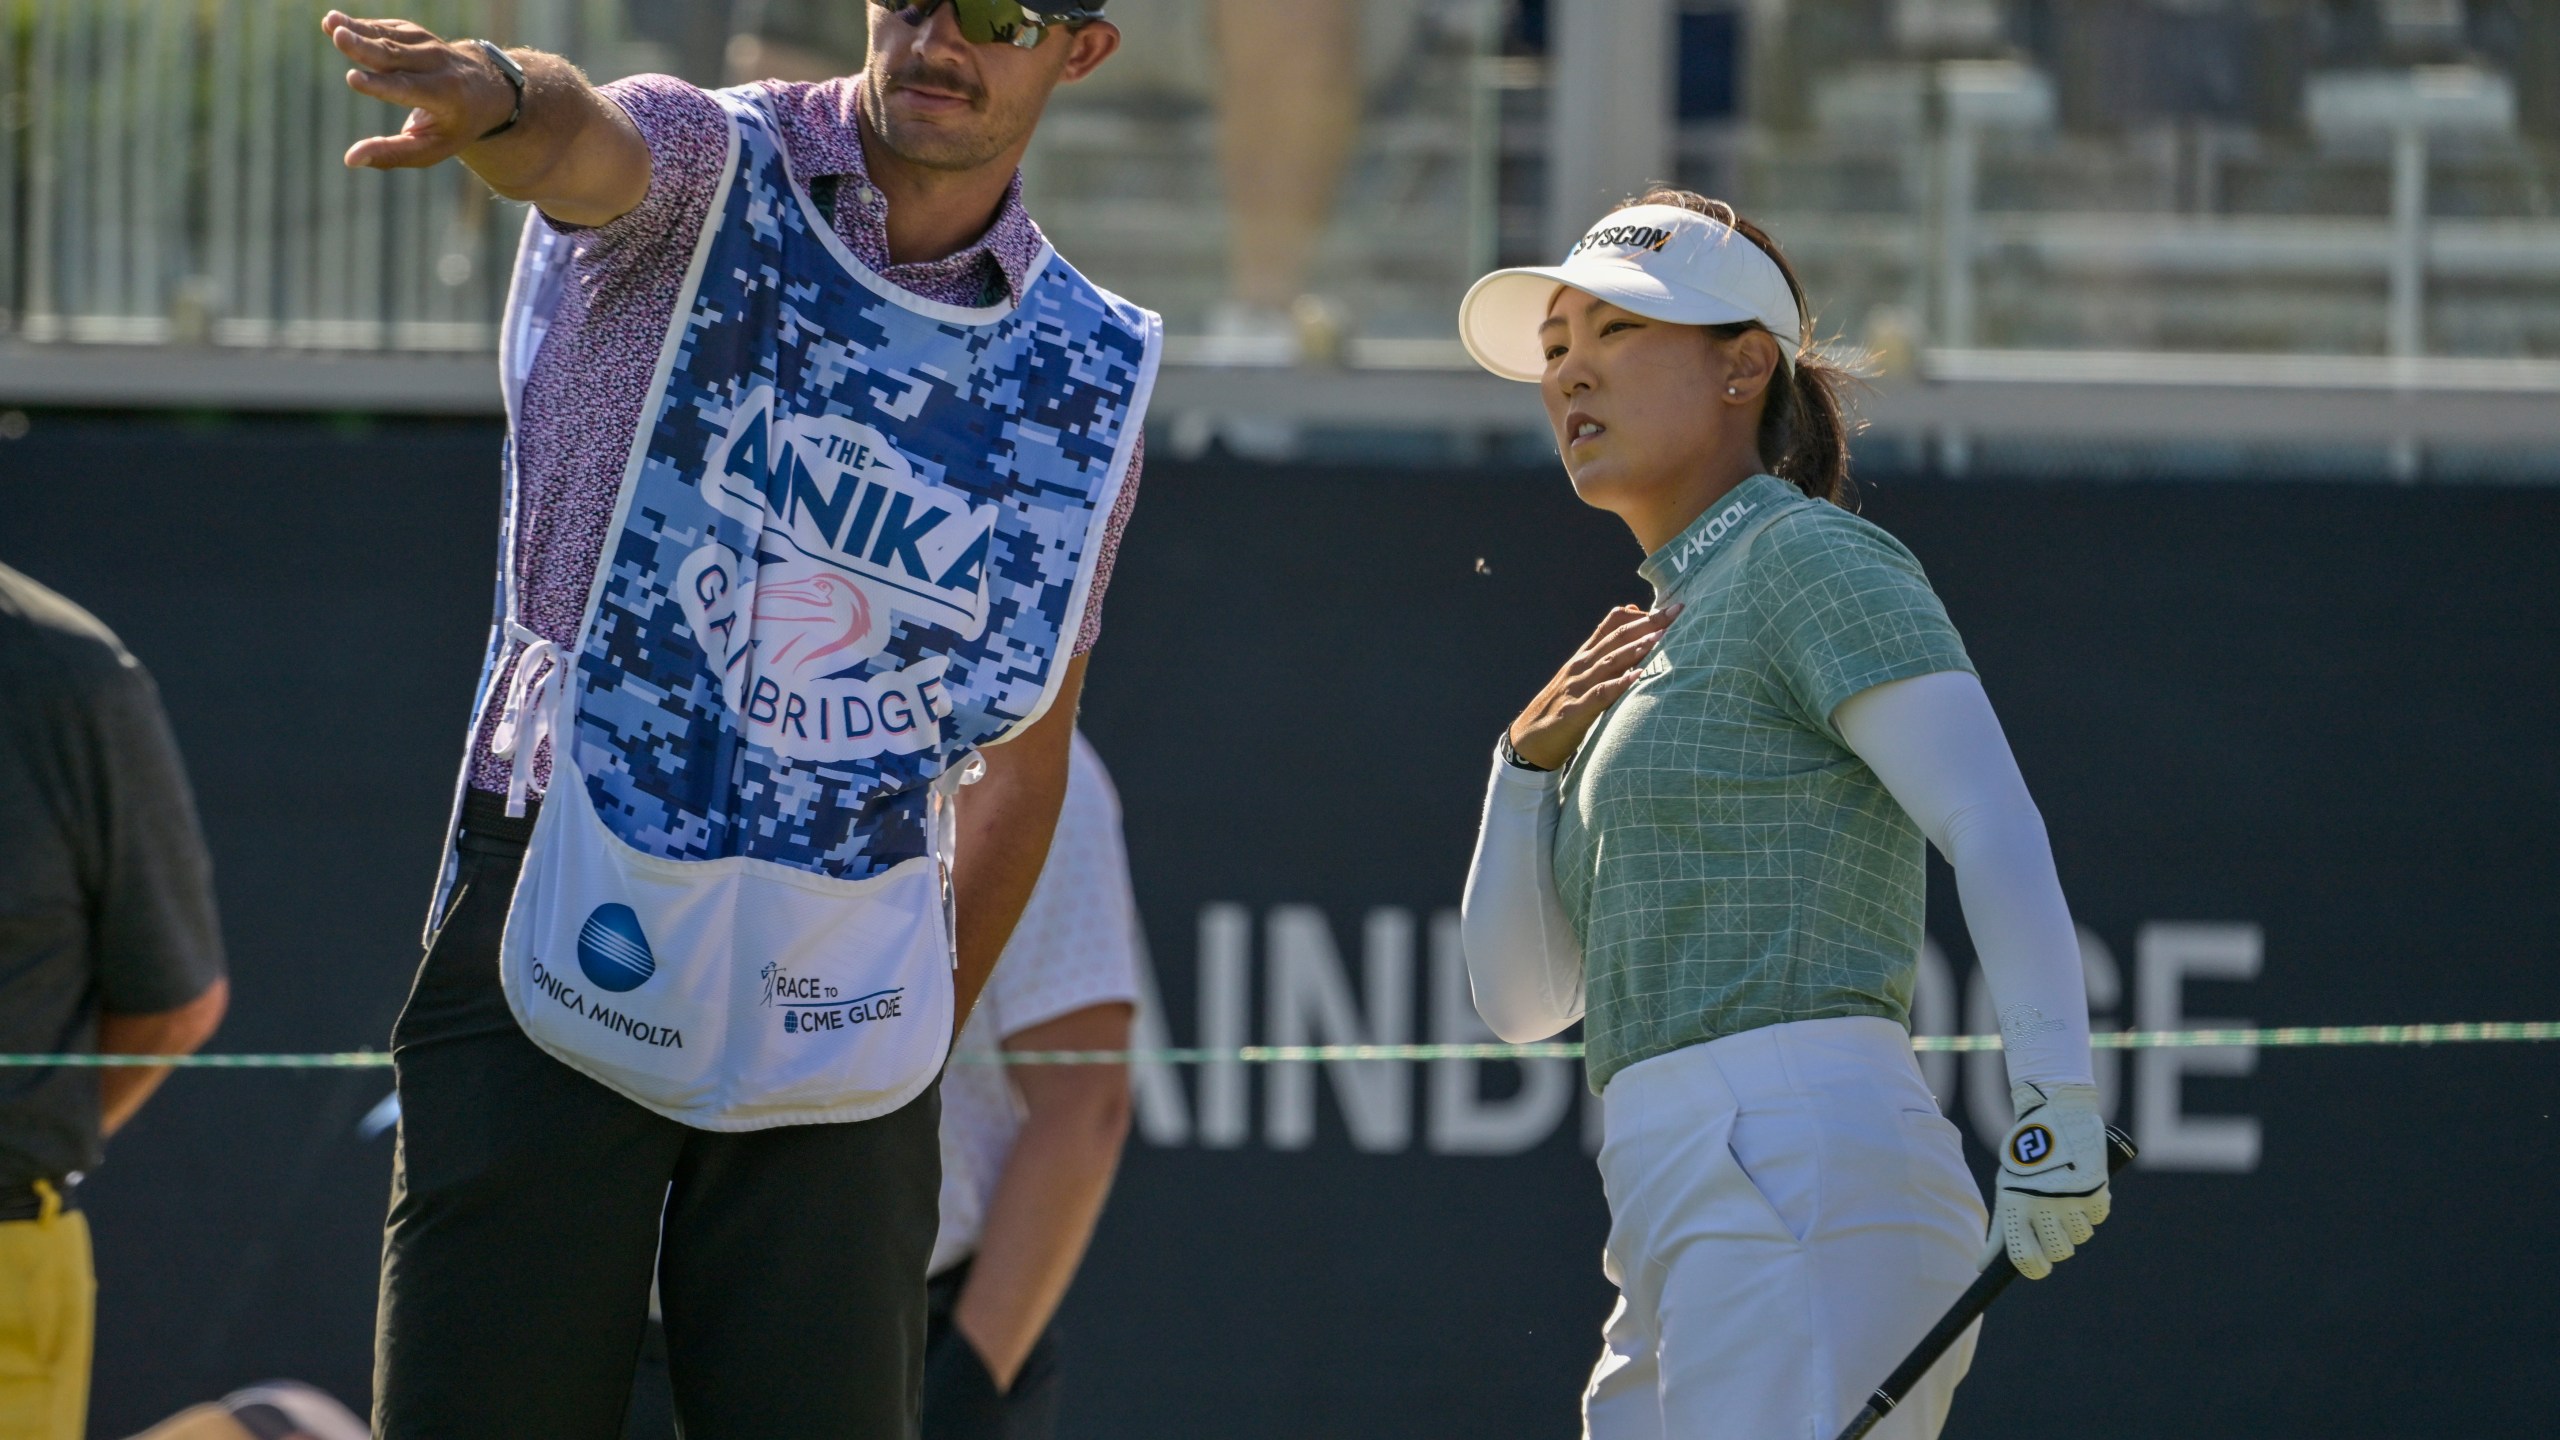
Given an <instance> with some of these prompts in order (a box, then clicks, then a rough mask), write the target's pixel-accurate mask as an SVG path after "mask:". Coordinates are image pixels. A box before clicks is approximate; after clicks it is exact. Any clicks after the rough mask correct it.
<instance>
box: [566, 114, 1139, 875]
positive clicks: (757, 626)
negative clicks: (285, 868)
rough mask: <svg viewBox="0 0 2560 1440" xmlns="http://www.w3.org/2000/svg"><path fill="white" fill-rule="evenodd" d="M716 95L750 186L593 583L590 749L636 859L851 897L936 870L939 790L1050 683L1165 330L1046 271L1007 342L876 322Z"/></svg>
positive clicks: (1004, 331) (580, 753)
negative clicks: (736, 860)
mask: <svg viewBox="0 0 2560 1440" xmlns="http://www.w3.org/2000/svg"><path fill="white" fill-rule="evenodd" d="M722 98H723V103H724V104H725V105H726V106H727V107H728V109H729V110H730V112H731V115H732V119H733V121H734V123H735V124H736V125H737V127H738V130H739V133H740V137H741V143H740V148H739V153H738V158H737V162H736V164H737V174H736V177H735V179H734V181H733V183H732V185H731V187H730V190H729V193H728V194H727V196H726V198H725V201H724V203H723V206H722V209H721V213H720V215H719V217H718V218H717V220H716V222H715V223H716V224H717V226H718V229H717V233H716V235H715V237H714V238H713V240H712V242H711V250H710V254H709V256H708V258H707V261H706V264H705V266H704V269H703V273H702V277H701V281H700V285H699V289H698V292H697V293H696V294H695V295H694V297H693V298H692V300H691V302H690V305H689V306H688V307H687V308H686V312H685V313H686V317H687V318H686V320H685V321H684V329H683V334H682V338H681V340H680V342H679V346H680V348H679V350H678V353H677V355H676V357H675V361H674V368H673V371H672V373H671V374H670V376H669V378H668V382H667V387H666V393H665V396H664V398H663V399H662V401H661V402H660V404H659V406H658V408H657V411H656V414H655V417H654V419H653V420H652V421H651V423H650V427H649V433H648V439H647V452H646V455H645V457H644V459H643V460H642V463H641V466H640V471H639V475H638V477H637V480H636V483H635V486H634V490H633V493H632V495H631V496H630V497H629V499H628V502H627V504H626V506H625V513H624V517H623V520H622V523H621V526H620V528H619V530H618V531H617V532H616V533H615V535H614V536H613V538H612V543H611V545H610V547H609V550H608V553H607V555H606V557H605V558H604V560H603V561H602V562H600V563H601V564H602V565H603V567H604V570H605V577H604V586H603V591H602V594H601V597H600V599H599V602H598V607H597V613H596V614H595V616H594V618H593V619H592V621H591V622H590V623H589V625H588V627H587V630H586V633H585V636H584V638H583V640H582V642H581V646H580V649H579V653H578V662H577V673H576V676H575V700H576V704H577V715H576V720H575V724H574V735H575V741H576V746H577V749H576V755H577V759H578V764H579V768H580V769H581V770H582V771H583V772H584V773H585V775H586V777H587V783H588V787H589V794H590V795H591V797H592V798H593V800H594V803H595V807H596V810H597V813H598V814H600V815H601V816H602V817H603V818H604V822H605V824H606V825H607V826H608V827H610V828H611V829H612V830H613V831H614V833H615V834H616V835H618V836H619V837H620V838H621V839H622V840H623V841H625V842H626V843H628V844H630V845H632V846H633V847H634V848H636V849H638V850H640V851H642V852H643V853H646V854H651V855H658V856H664V857H667V858H672V859H681V860H708V859H717V858H723V857H727V856H732V855H749V856H754V857H756V858H759V859H764V860H771V861H775V862H778V863H782V864H787V865H791V866H794V867H796V868H800V869H804V870H809V871H812V872H815V873H818V874H823V875H828V876H833V877H837V878H843V879H860V878H864V877H866V876H870V875H875V874H879V873H881V872H883V871H885V870H887V869H888V868H889V867H891V866H893V865H896V864H897V863H899V862H900V861H903V860H906V859H910V858H912V857H915V856H918V855H922V854H924V853H926V851H927V850H928V848H929V845H930V834H929V829H928V820H927V816H928V810H927V804H928V795H927V791H928V787H929V785H930V784H931V782H932V781H933V780H934V779H935V777H936V776H938V775H940V774H941V773H942V771H943V770H944V769H945V768H947V767H948V766H949V765H950V764H951V763H952V762H953V761H954V760H955V759H957V758H958V757H959V756H961V755H963V754H965V753H966V752H967V751H968V750H970V749H971V748H974V747H976V746H978V745H982V744H984V743H986V742H988V741H990V740H992V739H995V738H996V737H998V736H999V735H1001V734H1002V733H1004V731H1005V730H1006V729H1007V728H1008V727H1009V726H1011V725H1013V724H1014V723H1016V722H1018V721H1019V720H1021V719H1023V718H1024V717H1025V716H1027V715H1028V714H1029V713H1030V712H1031V711H1032V710H1033V708H1034V707H1035V706H1036V705H1037V704H1038V702H1039V699H1040V696H1041V694H1042V692H1043V690H1044V689H1045V687H1046V686H1047V684H1048V682H1049V678H1050V672H1051V668H1052V667H1053V666H1054V665H1056V664H1059V663H1061V662H1062V661H1063V659H1064V656H1065V654H1066V651H1067V646H1068V643H1069V641H1070V640H1071V639H1072V636H1071V635H1070V634H1067V633H1065V627H1066V626H1068V625H1069V624H1070V623H1071V622H1072V621H1073V620H1074V618H1075V617H1074V616H1072V615H1071V614H1070V613H1069V610H1070V607H1071V606H1072V605H1073V604H1074V603H1075V601H1076V600H1077V598H1078V581H1079V578H1080V577H1081V575H1082V574H1083V573H1084V572H1085V571H1086V570H1087V569H1088V568H1089V560H1090V558H1091V557H1090V556H1089V555H1088V554H1087V550H1088V547H1089V546H1090V544H1091V543H1092V540H1093V538H1094V537H1095V535H1096V533H1097V531H1098V529H1099V527H1098V526H1097V525H1096V523H1095V521H1096V518H1097V515H1096V506H1097V503H1098V502H1100V501H1102V500H1103V499H1104V498H1105V492H1106V490H1107V489H1108V488H1109V481H1110V480H1111V479H1112V478H1113V476H1114V472H1113V468H1112V461H1113V459H1114V457H1115V455H1116V454H1117V453H1118V451H1119V450H1120V448H1121V444H1120V442H1121V439H1122V437H1123V435H1124V434H1125V433H1126V432H1127V430H1128V428H1129V427H1131V426H1133V425H1135V424H1137V423H1138V421H1139V419H1140V417H1139V416H1138V415H1137V414H1136V413H1135V406H1136V403H1137V401H1138V399H1139V390H1140V386H1141V382H1142V379H1143V377H1144V375H1145V369H1146V361H1147V351H1148V347H1149V345H1150V344H1151V343H1152V336H1153V328H1152V317H1150V316H1148V315H1147V314H1146V313H1145V312H1143V311H1140V310H1138V309H1136V308H1135V307H1133V306H1130V305H1128V304H1126V303H1125V302H1122V301H1120V300H1118V299H1117V298H1115V297H1113V296H1110V295H1108V294H1106V293H1104V292H1102V291H1100V290H1098V289H1096V288H1095V287H1094V286H1093V285H1091V284H1090V283H1089V282H1087V281H1085V280H1084V278H1083V277H1082V276H1080V275H1077V274H1076V273H1075V272H1074V271H1073V270H1072V269H1071V268H1069V267H1068V266H1067V265H1065V264H1064V263H1063V262H1061V261H1057V260H1055V259H1052V261H1051V262H1050V263H1049V264H1048V265H1047V266H1046V267H1044V268H1043V269H1042V270H1041V271H1040V272H1039V274H1038V275H1037V277H1036V278H1034V279H1033V280H1032V282H1031V283H1030V284H1029V285H1028V287H1027V288H1026V290H1025V292H1024V295H1023V298H1022V301H1021V303H1020V304H1019V305H1018V306H1016V307H1015V308H1014V309H1012V310H1011V311H1009V312H1004V313H1002V314H1001V315H999V316H998V317H997V318H993V319H986V320H983V321H981V320H979V319H977V318H976V317H972V318H971V319H969V320H967V321H962V320H956V319H945V318H935V317H934V316H929V315H927V314H924V313H921V311H920V310H919V309H917V308H914V307H912V306H910V305H908V304H902V303H900V302H899V301H898V300H895V299H892V298H890V297H889V296H888V295H885V294H883V293H881V291H880V290H878V289H874V288H873V287H872V286H870V285H866V284H865V283H863V282H862V281H861V280H859V279H857V278H855V277H854V276H853V275H852V274H851V273H849V272H848V271H847V270H846V268H845V266H844V263H843V261H841V260H840V259H839V258H837V256H836V254H835V253H834V252H833V251H831V250H830V249H829V248H828V246H827V244H826V242H825V241H824V240H823V239H822V238H821V237H820V233H819V232H818V231H817V230H816V229H815V228H814V226H813V219H812V217H811V215H810V213H809V212H808V210H807V209H806V208H805V207H804V205H803V204H802V203H801V201H800V199H799V197H798V196H797V195H796V193H795V192H794V191H793V189H792V184H791V181H790V178H789V176H788V174H787V172H786V170H785V167H784V164H783V158H782V153H781V149H780V144H779V141H778V137H777V135H776V134H775V132H774V130H773V128H772V121H771V120H770V118H769V117H768V116H767V115H766V114H765V113H764V112H763V111H762V110H761V109H760V108H759V107H758V105H757V104H756V103H755V102H754V101H752V100H750V99H742V98H740V97H739V96H737V95H725V96H723V97H722ZM813 277H814V278H813ZM945 313H948V312H947V311H946V312H945Z"/></svg>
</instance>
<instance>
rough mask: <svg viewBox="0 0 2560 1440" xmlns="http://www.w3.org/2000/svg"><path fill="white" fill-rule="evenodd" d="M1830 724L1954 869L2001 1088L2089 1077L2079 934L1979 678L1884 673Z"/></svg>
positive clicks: (2040, 821) (2080, 1081)
mask: <svg viewBox="0 0 2560 1440" xmlns="http://www.w3.org/2000/svg"><path fill="white" fill-rule="evenodd" d="M1831 721H1832V724H1833V725H1834V726H1835V727H1836V728H1837V729H1838V730H1839V732H1840V736H1841V738H1842V739H1844V740H1846V741H1848V742H1849V748H1850V749H1852V750H1855V751H1856V752H1858V758H1859V759H1861V760H1864V761H1866V762H1867V766H1868V768H1869V769H1871V770H1873V771H1875V772H1876V778H1877V779H1878V780H1881V781H1883V782H1884V788H1885V789H1886V790H1887V791H1889V792H1890V793H1891V794H1892V796H1893V798H1894V800H1895V801H1896V802H1897V803H1899V804H1900V805H1901V806H1902V808H1903V809H1904V810H1905V811H1906V812H1908V813H1909V814H1910V816H1911V818H1912V819H1913V820H1914V821H1915V822H1917V823H1918V824H1919V826H1920V831H1921V833H1922V834H1924V835H1926V836H1928V837H1929V842H1930V843H1931V844H1933V845H1935V846H1937V847H1938V851H1939V853H1940V854H1943V855H1945V856H1946V857H1947V863H1948V864H1949V865H1951V866H1953V867H1954V868H1955V872H1956V890H1957V893H1958V894H1959V895H1960V896H1961V897H1962V899H1963V901H1964V921H1965V927H1966V928H1967V929H1968V930H1970V931H1971V932H1972V934H1973V948H1974V951H1975V953H1976V954H1978V955H1980V956H1981V957H1982V974H1983V978H1984V979H1986V980H1987V981H1988V982H1989V983H1990V985H1991V999H1992V1004H1993V1007H1994V1008H1995V1009H1996V1010H1997V1011H1998V1012H1999V1016H2000V1034H2001V1041H2002V1044H2003V1045H2005V1046H2006V1047H2007V1050H2008V1061H2009V1083H2010V1084H2012V1085H2018V1084H2023V1083H2027V1082H2030V1081H2032V1082H2034V1083H2036V1084H2039V1085H2086V1084H2089V1083H2090V1069H2089V993H2088V988H2087V986H2086V985H2085V984H2084V982H2083V980H2082V977H2081V973H2080V942H2079V939H2078V937H2077V935H2076V933H2075V932H2074V931H2073V929H2072V926H2071V910H2070V907H2069V906H2067V905H2066V904H2064V903H2063V899H2062V882H2061V881H2060V880H2059V879H2057V878H2056V877H2055V875H2054V871H2053V847H2052V845H2051V843H2050V842H2049V841H2047V840H2046V838H2045V830H2044V816H2042V815H2041V814H2039V813H2037V811H2036V806H2035V801H2034V800H2033V799H2031V798H2029V797H2028V795H2027V782H2026V778H2025V777H2024V776H2022V775H2020V774H2019V773H2018V762H2017V759H2016V757H2014V756H2012V755H2011V754H2010V753H2009V740H2008V737H2007V736H2005V735H2003V734H2001V733H2000V719H1999V717H1998V716H1996V715H1994V714H1993V713H1992V712H1991V697H1990V696H1988V695H1985V694H1984V693H1983V692H1982V682H1981V681H1980V680H1978V679H1976V678H1975V677H1973V676H1971V675H1968V674H1966V673H1964V672H1963V671H1961V670H1947V671H1940V672H1938V673H1937V674H1934V675H1920V676H1915V677H1913V678H1911V679H1908V680H1895V681H1891V682H1889V683H1887V684H1883V685H1878V686H1876V687H1875V688H1873V689H1871V690H1865V691H1861V692H1859V693H1858V694H1856V695H1852V696H1850V697H1849V698H1848V699H1847V700H1845V701H1842V702H1841V705H1840V708H1839V709H1838V710H1837V711H1834V712H1833V714H1832V717H1831Z"/></svg>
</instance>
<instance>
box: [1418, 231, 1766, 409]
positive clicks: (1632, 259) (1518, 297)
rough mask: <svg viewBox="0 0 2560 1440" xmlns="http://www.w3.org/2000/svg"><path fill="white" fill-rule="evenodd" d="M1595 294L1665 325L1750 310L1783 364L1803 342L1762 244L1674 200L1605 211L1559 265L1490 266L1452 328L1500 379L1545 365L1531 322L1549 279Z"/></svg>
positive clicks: (1729, 319)
mask: <svg viewBox="0 0 2560 1440" xmlns="http://www.w3.org/2000/svg"><path fill="white" fill-rule="evenodd" d="M1560 285H1565V286H1571V287H1572V288H1574V289H1576V290H1580V291H1583V292H1584V293H1586V294H1591V295H1597V296H1599V297H1600V298H1601V299H1603V300H1606V301H1608V302H1609V303H1610V304H1612V305H1615V306H1617V307H1618V308H1620V309H1622V310H1629V311H1633V312H1634V313H1636V314H1638V315H1642V316H1644V317H1645V318H1646V319H1649V320H1660V321H1663V322H1665V323H1667V324H1672V325H1732V324H1736V323H1739V322H1741V321H1744V320H1757V321H1759V322H1760V323H1761V324H1762V325H1764V326H1766V327H1767V328H1768V331H1769V333H1770V334H1771V335H1773V336H1776V337H1777V341H1778V352H1779V354H1781V355H1782V356H1784V357H1785V359H1786V363H1787V364H1788V365H1789V366H1793V365H1794V364H1795V359H1796V351H1797V350H1798V349H1799V348H1800V347H1801V346H1802V344H1803V336H1802V334H1801V333H1800V332H1801V328H1802V327H1801V326H1800V325H1799V323H1798V320H1797V315H1796V299H1795V293H1794V292H1793V291H1791V290H1789V289H1788V288H1787V277H1786V275H1785V273H1784V272H1782V271H1780V270H1779V269H1778V262H1777V261H1775V260H1772V259H1770V258H1769V255H1768V252H1767V251H1765V250H1762V249H1761V248H1760V247H1759V246H1757V245H1754V244H1752V243H1751V241H1750V240H1749V239H1747V238H1745V237H1744V236H1742V235H1741V234H1739V233H1737V232H1736V231H1735V230H1734V228H1733V227H1732V226H1730V225H1727V224H1725V223H1724V222H1723V221H1721V220H1717V219H1715V218H1713V217H1711V216H1707V215H1701V214H1699V213H1698V212H1697V211H1695V210H1684V209H1682V208H1680V207H1679V206H1677V205H1631V206H1629V207H1627V208H1626V209H1624V210H1619V211H1614V212H1612V213H1611V214H1609V215H1607V216H1605V217H1603V218H1602V219H1601V221H1600V223H1599V224H1597V225H1594V226H1592V227H1591V232H1590V233H1589V234H1587V235H1585V236H1583V237H1582V239H1581V240H1580V241H1579V242H1577V243H1576V244H1575V245H1574V247H1573V250H1572V253H1570V254H1568V255H1566V256H1565V257H1564V263H1563V264H1561V265H1524V266H1521V267H1519V268H1517V269H1512V270H1496V271H1494V272H1493V273H1492V274H1490V275H1487V276H1486V277H1484V278H1483V279H1481V280H1478V281H1477V282H1476V283H1475V284H1474V286H1473V287H1471V288H1470V289H1469V290H1468V291H1467V298H1466V299H1464V300H1462V301H1460V302H1459V304H1458V338H1459V339H1461V340H1464V341H1465V342H1466V345H1467V353H1468V354H1470V355H1473V356H1474V357H1476V363H1477V364H1479V365H1482V366H1483V367H1484V368H1486V369H1487V370H1490V371H1492V372H1493V373H1494V374H1496V375H1499V376H1501V377H1502V378H1504V379H1505V380H1537V379H1539V378H1541V377H1542V376H1543V375H1545V373H1546V368H1547V353H1546V346H1545V344H1544V343H1543V342H1542V341H1541V340H1540V339H1539V338H1538V326H1539V324H1540V323H1541V322H1543V321H1544V320H1545V319H1546V318H1547V310H1548V307H1549V306H1550V305H1551V304H1553V303H1554V301H1555V294H1556V287H1557V286H1560Z"/></svg>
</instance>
